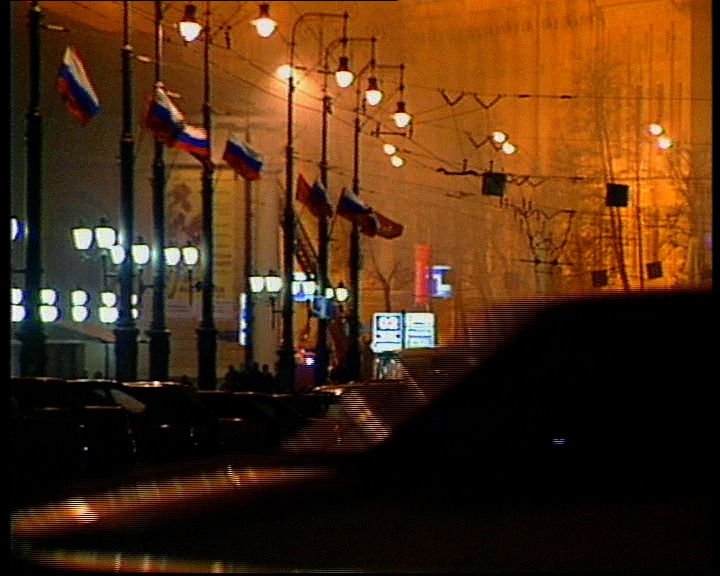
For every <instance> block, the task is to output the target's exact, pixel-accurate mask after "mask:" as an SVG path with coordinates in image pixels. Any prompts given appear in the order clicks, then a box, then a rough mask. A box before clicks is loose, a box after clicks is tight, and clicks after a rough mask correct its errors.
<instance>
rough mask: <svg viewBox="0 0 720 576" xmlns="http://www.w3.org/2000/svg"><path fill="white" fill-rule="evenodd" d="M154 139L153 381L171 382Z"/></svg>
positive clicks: (161, 167)
mask: <svg viewBox="0 0 720 576" xmlns="http://www.w3.org/2000/svg"><path fill="white" fill-rule="evenodd" d="M162 20H163V6H162V2H161V1H160V0H155V87H156V89H157V88H160V87H162V59H163V52H162V50H163V46H162V45H163V23H162ZM164 146H165V145H164V144H163V142H162V141H160V140H158V139H155V148H154V156H153V180H152V190H153V201H152V205H153V231H154V235H153V249H152V255H153V270H154V274H155V275H154V279H153V300H152V320H151V322H150V329H149V330H148V331H147V335H148V337H149V338H150V349H149V354H150V371H149V374H150V379H151V380H161V381H163V380H168V378H169V366H170V331H169V330H168V329H167V325H166V322H165V280H166V276H165V148H164Z"/></svg>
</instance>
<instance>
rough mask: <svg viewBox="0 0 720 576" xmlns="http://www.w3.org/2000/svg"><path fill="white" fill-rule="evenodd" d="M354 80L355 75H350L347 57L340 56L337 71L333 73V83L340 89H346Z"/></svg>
mask: <svg viewBox="0 0 720 576" xmlns="http://www.w3.org/2000/svg"><path fill="white" fill-rule="evenodd" d="M354 80H355V74H353V73H352V71H351V70H350V67H349V59H348V57H347V56H340V63H339V64H338V69H337V71H336V72H335V82H337V85H338V86H339V87H340V88H347V87H348V86H350V84H352V83H353V81H354Z"/></svg>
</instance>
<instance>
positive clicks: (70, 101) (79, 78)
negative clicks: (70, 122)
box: [56, 46, 102, 126]
mask: <svg viewBox="0 0 720 576" xmlns="http://www.w3.org/2000/svg"><path fill="white" fill-rule="evenodd" d="M56 88H57V91H58V93H59V94H60V96H61V97H62V99H63V100H64V101H65V103H66V104H67V107H68V110H70V113H71V114H72V115H73V116H75V117H76V118H77V119H78V120H79V121H80V123H81V124H82V125H83V126H84V125H85V124H87V123H88V122H89V121H90V120H92V119H93V118H95V117H96V116H98V115H99V114H100V112H102V107H101V106H100V100H99V99H98V96H97V93H96V92H95V88H94V86H93V83H92V81H91V80H90V77H89V76H88V74H87V72H86V70H85V66H84V65H83V61H82V59H81V58H80V55H79V54H78V51H77V49H75V48H73V47H72V46H68V47H67V48H66V49H65V54H64V55H63V60H62V64H61V66H60V72H59V73H58V78H57V82H56Z"/></svg>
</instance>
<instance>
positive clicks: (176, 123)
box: [145, 86, 185, 146]
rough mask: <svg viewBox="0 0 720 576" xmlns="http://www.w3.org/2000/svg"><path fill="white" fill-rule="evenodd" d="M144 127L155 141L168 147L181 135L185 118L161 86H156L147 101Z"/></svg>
mask: <svg viewBox="0 0 720 576" xmlns="http://www.w3.org/2000/svg"><path fill="white" fill-rule="evenodd" d="M145 126H146V127H147V128H148V130H150V132H152V135H153V136H154V137H155V138H156V139H157V140H160V141H161V142H163V143H165V144H166V145H168V146H173V145H174V143H175V140H176V139H177V138H178V137H179V136H180V135H181V134H182V133H183V130H184V128H185V116H184V115H183V113H182V112H181V111H180V110H179V109H178V108H177V106H175V104H173V101H172V100H171V99H170V96H168V93H167V92H166V91H165V89H164V88H162V87H161V86H157V87H156V88H155V92H154V94H152V95H151V96H150V98H149V99H148V107H147V110H146V112H145Z"/></svg>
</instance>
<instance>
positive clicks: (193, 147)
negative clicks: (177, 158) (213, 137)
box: [172, 124, 210, 160]
mask: <svg viewBox="0 0 720 576" xmlns="http://www.w3.org/2000/svg"><path fill="white" fill-rule="evenodd" d="M172 146H173V147H174V148H180V149H181V150H185V151H186V152H189V153H190V154H192V155H193V156H195V157H196V158H197V159H198V160H202V159H205V158H209V157H210V142H209V141H208V137H207V132H206V131H205V128H201V127H200V126H190V125H189V124H187V125H185V127H184V128H183V131H182V132H181V133H180V134H179V135H178V137H177V138H176V139H175V141H174V142H173V145H172Z"/></svg>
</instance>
